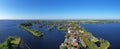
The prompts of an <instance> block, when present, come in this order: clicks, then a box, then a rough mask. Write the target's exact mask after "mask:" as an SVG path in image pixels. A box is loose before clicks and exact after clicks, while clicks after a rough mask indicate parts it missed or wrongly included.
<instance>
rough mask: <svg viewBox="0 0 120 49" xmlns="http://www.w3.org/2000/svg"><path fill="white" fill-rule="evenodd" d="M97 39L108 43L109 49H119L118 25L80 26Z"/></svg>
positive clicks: (119, 32) (119, 33)
mask: <svg viewBox="0 0 120 49" xmlns="http://www.w3.org/2000/svg"><path fill="white" fill-rule="evenodd" d="M81 26H83V27H84V28H85V29H87V30H88V31H89V32H91V33H92V34H93V35H94V36H96V37H98V38H103V39H105V40H108V41H110V43H111V46H110V49H120V23H112V24H81Z"/></svg>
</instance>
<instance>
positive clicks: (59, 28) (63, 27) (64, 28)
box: [58, 26, 67, 31]
mask: <svg viewBox="0 0 120 49" xmlns="http://www.w3.org/2000/svg"><path fill="white" fill-rule="evenodd" d="M58 30H59V31H60V30H62V31H66V30H67V27H65V26H58Z"/></svg>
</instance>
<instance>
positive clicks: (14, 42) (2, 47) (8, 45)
mask: <svg viewBox="0 0 120 49" xmlns="http://www.w3.org/2000/svg"><path fill="white" fill-rule="evenodd" d="M20 40H21V39H20V37H8V38H7V39H6V40H5V42H4V43H1V44H0V49H17V47H18V45H19V43H20Z"/></svg>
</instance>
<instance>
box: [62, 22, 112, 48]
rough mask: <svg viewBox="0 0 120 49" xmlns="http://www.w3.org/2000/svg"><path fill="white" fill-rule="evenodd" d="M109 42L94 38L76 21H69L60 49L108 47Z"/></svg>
mask: <svg viewBox="0 0 120 49" xmlns="http://www.w3.org/2000/svg"><path fill="white" fill-rule="evenodd" d="M109 46H110V42H109V41H107V40H104V39H102V38H100V39H99V38H96V37H95V36H93V35H92V33H90V32H88V31H87V30H85V29H84V28H83V27H82V26H79V25H78V24H76V23H70V24H69V27H68V30H67V33H66V35H65V40H64V42H63V43H61V45H60V49H108V48H109Z"/></svg>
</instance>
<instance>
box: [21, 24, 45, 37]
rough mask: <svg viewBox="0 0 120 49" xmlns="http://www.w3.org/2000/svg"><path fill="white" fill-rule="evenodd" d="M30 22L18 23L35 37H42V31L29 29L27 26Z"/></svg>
mask: <svg viewBox="0 0 120 49" xmlns="http://www.w3.org/2000/svg"><path fill="white" fill-rule="evenodd" d="M31 25H32V24H31V23H24V24H20V28H22V29H24V30H26V31H28V32H30V33H31V34H32V35H33V36H35V37H42V36H43V33H42V32H40V31H38V30H34V29H31V28H30V27H29V26H31Z"/></svg>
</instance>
